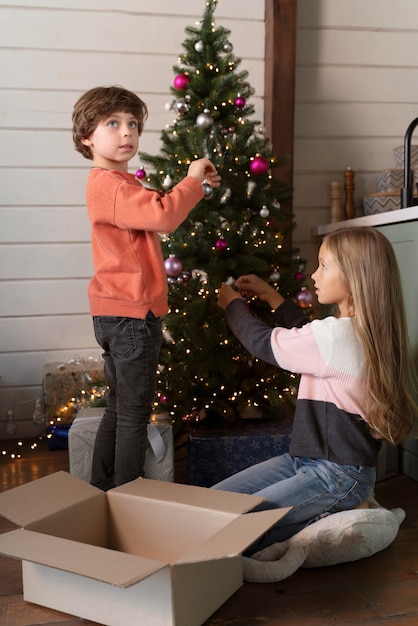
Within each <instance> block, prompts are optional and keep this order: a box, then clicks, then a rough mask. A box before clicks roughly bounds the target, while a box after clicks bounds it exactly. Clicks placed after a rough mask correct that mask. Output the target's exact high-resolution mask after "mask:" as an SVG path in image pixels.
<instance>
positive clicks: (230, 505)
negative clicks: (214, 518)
mask: <svg viewBox="0 0 418 626" xmlns="http://www.w3.org/2000/svg"><path fill="white" fill-rule="evenodd" d="M107 493H108V496H109V497H111V498H114V497H116V496H117V495H118V494H124V495H132V496H135V497H138V496H140V497H141V498H143V499H147V500H150V501H154V502H162V501H164V502H172V503H174V504H179V505H181V506H187V507H191V508H196V509H199V510H206V509H207V510H212V511H218V512H225V513H231V514H235V515H240V514H241V513H245V512H246V511H250V510H251V509H253V508H254V507H255V506H257V504H260V503H261V502H263V500H264V499H263V498H260V497H258V496H249V495H247V494H243V493H231V492H226V491H218V490H216V489H208V488H207V487H196V486H192V485H183V484H180V483H167V482H163V481H155V480H150V479H148V478H142V479H138V480H133V481H132V482H130V483H126V484H125V485H122V486H121V487H116V488H115V489H112V490H110V491H108V492H107Z"/></svg>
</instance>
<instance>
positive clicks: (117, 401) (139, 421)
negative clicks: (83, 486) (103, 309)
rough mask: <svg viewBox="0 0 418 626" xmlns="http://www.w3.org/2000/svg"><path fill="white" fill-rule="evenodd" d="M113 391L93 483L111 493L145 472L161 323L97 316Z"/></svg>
mask: <svg viewBox="0 0 418 626" xmlns="http://www.w3.org/2000/svg"><path fill="white" fill-rule="evenodd" d="M93 324H94V331H95V335H96V340H97V342H98V344H99V345H100V346H101V347H102V348H103V350H104V352H103V358H104V373H105V377H106V383H107V385H108V387H109V391H108V394H107V406H106V409H105V412H104V416H103V419H102V421H101V423H100V426H99V429H98V431H97V436H96V440H95V444H94V452H93V463H92V474H91V483H92V485H95V486H96V487H99V488H100V489H103V490H105V491H106V490H107V489H111V488H112V487H117V486H119V485H123V484H124V483H127V482H129V481H131V480H134V479H135V478H138V477H139V476H143V473H144V461H145V451H146V445H147V424H148V422H149V419H150V415H151V408H152V402H153V399H154V394H155V387H156V381H157V366H158V359H159V354H160V347H161V338H162V334H161V319H160V318H157V317H155V316H154V315H153V314H152V313H151V311H150V312H149V313H148V315H147V317H146V318H145V319H134V318H129V317H94V318H93Z"/></svg>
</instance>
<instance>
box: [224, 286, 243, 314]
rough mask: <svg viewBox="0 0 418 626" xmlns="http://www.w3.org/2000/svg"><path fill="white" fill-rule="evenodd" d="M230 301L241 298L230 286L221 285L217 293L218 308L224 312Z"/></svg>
mask: <svg viewBox="0 0 418 626" xmlns="http://www.w3.org/2000/svg"><path fill="white" fill-rule="evenodd" d="M232 300H242V298H241V296H240V295H239V293H238V292H237V291H235V289H233V288H232V287H231V285H227V284H226V283H222V285H221V287H220V289H219V291H218V307H219V308H221V309H223V310H224V311H225V309H226V307H227V306H228V304H229V303H230V302H232Z"/></svg>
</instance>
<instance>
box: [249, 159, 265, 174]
mask: <svg viewBox="0 0 418 626" xmlns="http://www.w3.org/2000/svg"><path fill="white" fill-rule="evenodd" d="M268 169H269V162H268V161H267V159H265V158H264V157H262V156H260V155H257V156H256V157H254V158H253V160H252V161H251V163H250V170H251V172H252V174H255V175H256V176H262V175H263V174H267V172H268Z"/></svg>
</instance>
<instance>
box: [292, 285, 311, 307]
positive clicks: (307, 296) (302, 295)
mask: <svg viewBox="0 0 418 626" xmlns="http://www.w3.org/2000/svg"><path fill="white" fill-rule="evenodd" d="M296 300H297V303H298V305H299V306H300V307H301V308H302V309H308V308H309V307H310V306H312V303H313V295H312V294H311V292H310V291H309V289H301V290H300V291H298V293H297V294H296Z"/></svg>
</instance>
